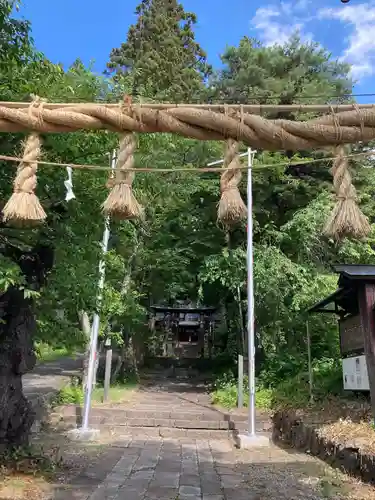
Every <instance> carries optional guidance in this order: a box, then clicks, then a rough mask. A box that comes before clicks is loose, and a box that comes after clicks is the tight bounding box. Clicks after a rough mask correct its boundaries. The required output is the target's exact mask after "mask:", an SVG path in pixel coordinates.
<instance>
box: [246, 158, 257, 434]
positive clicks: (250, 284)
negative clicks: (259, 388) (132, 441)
mask: <svg viewBox="0 0 375 500" xmlns="http://www.w3.org/2000/svg"><path fill="white" fill-rule="evenodd" d="M254 153H255V151H252V150H251V149H250V148H249V149H248V150H247V166H248V167H249V168H248V170H247V337H248V353H247V355H248V358H249V435H250V436H255V333H254V276H253V261H254V255H253V193H252V172H251V170H252V165H253V155H254Z"/></svg>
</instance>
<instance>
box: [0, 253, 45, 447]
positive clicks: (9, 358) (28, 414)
mask: <svg viewBox="0 0 375 500" xmlns="http://www.w3.org/2000/svg"><path fill="white" fill-rule="evenodd" d="M2 253H3V254H4V255H6V256H7V257H10V258H12V260H13V261H14V262H16V263H17V264H18V265H19V266H20V269H21V271H22V273H23V274H24V276H25V278H26V283H27V287H28V288H29V289H32V290H38V289H39V288H40V287H41V286H42V284H44V282H45V277H46V274H47V272H48V271H50V269H51V268H52V265H53V250H52V249H51V248H49V247H47V246H44V245H37V246H36V247H35V248H34V249H33V250H31V251H30V252H22V251H21V250H20V249H18V248H17V247H12V246H10V245H9V246H7V247H5V248H3V249H2ZM35 332H36V320H35V317H34V313H33V300H32V299H31V298H26V297H25V293H24V290H23V289H19V288H17V287H9V288H8V289H7V290H6V291H5V292H4V293H3V294H0V452H2V451H4V450H5V449H11V448H14V447H17V446H22V445H26V444H27V443H28V439H29V434H30V429H31V427H32V425H33V422H34V418H35V415H34V412H33V410H32V407H31V404H30V402H29V401H28V400H27V398H26V397H25V396H24V394H23V389H22V375H23V374H25V373H27V372H29V371H30V370H32V369H33V368H34V366H35V363H36V356H35V352H34V335H35Z"/></svg>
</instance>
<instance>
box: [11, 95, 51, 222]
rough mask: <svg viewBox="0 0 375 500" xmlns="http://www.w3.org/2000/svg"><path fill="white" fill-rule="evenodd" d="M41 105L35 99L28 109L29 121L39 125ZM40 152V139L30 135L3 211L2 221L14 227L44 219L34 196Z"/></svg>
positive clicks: (44, 216) (37, 98)
mask: <svg viewBox="0 0 375 500" xmlns="http://www.w3.org/2000/svg"><path fill="white" fill-rule="evenodd" d="M42 105H43V102H42V100H41V99H40V98H39V97H35V98H34V101H33V102H32V103H31V105H30V107H29V109H28V116H29V117H30V119H31V120H33V121H34V120H36V122H38V123H39V124H40V123H41V118H40V113H41V111H42ZM35 115H36V116H35ZM40 152H41V139H40V137H39V135H38V134H36V133H32V134H30V136H29V137H28V139H27V141H26V144H25V148H24V152H23V157H22V161H21V163H20V165H19V166H18V169H17V175H16V178H15V180H14V191H13V194H12V196H11V197H10V199H9V201H8V203H7V204H6V205H5V207H4V209H3V219H4V221H6V222H11V223H13V224H16V225H24V224H27V225H33V224H37V223H40V222H43V221H44V220H45V219H46V217H47V216H46V213H45V211H44V210H43V207H42V206H41V204H40V202H39V200H38V197H37V196H36V194H35V189H36V185H37V177H36V173H37V170H38V158H39V156H40Z"/></svg>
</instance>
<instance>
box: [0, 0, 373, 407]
mask: <svg viewBox="0 0 375 500" xmlns="http://www.w3.org/2000/svg"><path fill="white" fill-rule="evenodd" d="M12 7H13V2H11V1H6V0H2V1H1V0H0V70H1V71H0V98H1V99H2V100H14V101H17V100H26V99H29V97H30V94H38V95H40V96H41V97H44V98H47V99H48V100H49V101H64V102H77V101H82V102H85V101H86V102H101V101H108V102H117V101H118V100H119V99H120V97H121V96H123V95H124V94H125V93H126V94H131V95H132V96H133V97H134V99H137V98H142V99H144V100H147V99H155V100H156V99H157V100H164V99H168V100H172V101H179V100H195V99H198V98H202V99H203V97H204V98H207V99H208V98H209V99H212V100H217V101H220V102H222V101H226V102H240V103H245V102H253V101H254V100H255V101H256V102H260V103H268V104H269V103H281V104H289V103H290V104H291V103H294V102H297V103H298V102H304V103H308V102H310V103H314V102H323V101H324V102H330V103H332V104H334V103H335V102H337V101H340V102H341V101H344V100H345V98H340V99H334V98H331V96H333V95H337V94H344V93H347V92H350V90H351V80H350V76H349V70H350V68H349V67H348V66H347V65H345V64H342V63H338V62H336V61H334V60H332V59H331V57H330V55H329V54H328V53H327V51H325V50H324V49H322V48H321V47H319V46H318V45H316V44H310V43H308V44H304V43H302V42H301V41H300V40H298V38H296V37H292V38H291V40H290V41H289V42H288V43H286V44H284V45H282V46H274V47H263V46H262V45H261V44H259V43H258V42H256V41H255V40H252V39H249V38H247V37H244V38H243V39H242V40H241V42H240V44H239V46H238V47H228V48H227V49H226V51H225V53H224V54H223V56H222V60H223V68H222V69H221V70H220V71H218V72H217V73H216V74H215V75H214V76H213V78H212V79H211V81H210V82H209V85H206V78H207V76H208V75H209V74H210V71H211V70H210V68H209V66H208V65H207V62H206V57H205V53H204V51H203V49H202V48H201V47H200V46H199V45H198V44H197V43H196V41H195V36H194V26H195V23H196V17H195V15H194V14H193V13H187V12H185V11H184V9H183V7H182V6H181V4H179V3H178V2H177V1H176V0H168V1H167V0H143V1H142V2H141V4H140V5H139V7H138V8H137V15H138V18H137V22H136V24H135V25H133V26H131V27H130V29H129V33H128V37H127V40H126V41H125V42H124V44H122V46H121V47H120V48H118V49H114V50H113V51H112V54H111V60H110V62H109V65H108V66H109V68H110V69H112V70H114V74H113V76H111V75H107V76H106V77H102V76H98V75H97V74H94V73H93V72H92V71H91V69H90V68H86V67H85V66H84V65H83V64H82V62H81V61H80V60H76V61H75V63H74V64H73V65H72V67H71V68H69V69H67V70H64V69H63V68H62V67H61V66H60V65H58V64H54V63H52V62H51V61H49V60H48V59H46V57H45V56H44V55H43V54H41V53H39V52H38V51H37V50H36V48H35V47H34V45H33V41H32V38H31V36H30V26H29V23H28V22H27V21H19V20H16V19H14V18H13V17H12V15H11V11H12ZM224 43H225V41H223V44H224ZM254 96H256V98H255V97H254ZM309 96H321V97H316V98H312V97H309ZM302 99H303V101H302ZM273 117H276V118H277V117H279V118H306V117H307V115H306V114H298V115H293V114H291V113H281V114H278V115H277V116H273ZM22 139H23V136H21V135H20V134H2V135H1V137H0V152H1V154H4V155H13V154H20V151H21V140H22ZM117 143H118V137H117V136H116V135H115V134H113V133H111V132H106V131H89V132H79V133H75V134H58V135H57V134H50V135H48V136H46V137H45V138H44V144H43V156H44V159H46V160H50V161H56V162H63V163H67V164H70V163H72V164H74V163H83V164H108V163H109V157H108V153H110V152H111V151H112V150H113V149H114V148H115V147H117ZM370 146H371V147H372V145H370ZM370 146H369V147H370ZM363 147H364V146H363V145H357V146H355V147H353V152H358V151H361V149H363ZM221 156H222V144H218V143H216V142H199V141H195V140H188V139H185V138H182V137H177V136H171V135H169V134H147V135H145V134H144V135H142V134H140V135H139V137H138V149H137V152H136V164H137V165H139V166H146V167H150V166H152V167H153V168H154V169H155V173H154V174H150V173H138V174H137V175H136V178H135V182H134V191H135V194H136V196H137V199H139V201H140V202H141V203H142V204H143V205H144V207H145V220H144V221H142V222H130V221H125V222H116V221H112V222H111V240H110V251H109V252H108V254H107V256H106V281H105V288H104V292H103V302H102V309H101V335H104V334H105V335H106V334H107V333H108V332H109V331H110V334H111V336H112V339H113V342H114V344H115V345H116V346H125V347H126V346H129V339H133V340H134V341H137V342H138V343H139V344H140V345H149V344H150V343H151V339H150V337H149V335H150V334H149V332H148V329H147V310H148V307H149V305H150V303H157V302H161V301H164V302H167V303H168V302H173V301H174V300H175V299H177V298H185V297H188V298H191V299H193V300H200V301H201V302H202V303H205V304H207V305H213V306H216V307H217V308H218V310H219V311H220V313H221V314H222V322H221V325H220V327H219V329H218V331H217V332H215V342H216V343H217V346H216V352H215V353H214V355H215V358H216V359H217V360H220V359H222V360H223V366H224V362H225V366H226V363H227V361H228V358H230V359H232V360H235V359H236V356H237V353H238V352H239V351H241V350H242V349H243V333H242V332H243V331H245V330H246V325H245V323H246V313H247V301H246V283H247V273H246V227H245V224H239V225H238V226H236V227H233V228H231V231H230V234H229V245H228V241H227V239H226V237H225V236H226V235H225V231H224V230H223V228H222V227H220V226H219V225H218V223H217V202H218V201H219V197H220V187H219V179H218V177H219V176H213V175H212V174H208V173H205V172H202V173H197V172H195V171H194V172H189V170H187V171H184V172H181V171H177V170H176V172H173V173H172V174H166V175H164V174H162V173H160V172H157V171H158V169H161V168H174V167H175V168H181V167H183V168H186V169H189V168H199V167H202V166H205V165H206V164H207V163H208V162H209V161H211V160H214V159H217V158H220V157H221ZM312 159H314V160H317V161H314V163H311V164H305V163H304V162H305V161H306V160H312ZM299 161H301V163H300V164H298V165H297V166H288V165H287V164H288V162H292V163H293V164H295V163H298V162H299ZM262 164H263V165H271V166H270V167H267V168H263V167H262ZM330 165H331V164H330V163H329V162H328V161H327V159H326V157H325V154H323V153H317V152H310V153H308V152H305V151H302V152H300V153H299V154H293V153H292V152H289V151H281V152H271V153H268V152H265V151H258V152H257V155H256V159H255V161H254V170H253V210H252V214H253V223H254V291H255V317H256V334H257V342H256V344H257V345H256V347H257V377H258V384H259V388H258V399H259V400H260V401H263V403H262V405H263V406H269V404H268V401H270V400H271V399H272V398H271V396H270V395H272V397H273V395H274V394H276V393H277V394H279V395H280V394H284V395H285V399H288V398H289V397H290V398H291V399H293V397H294V396H293V394H291V391H292V387H293V384H292V382H291V381H293V383H294V384H296V396H295V399H294V401H295V402H297V401H298V400H299V401H302V400H303V398H304V397H305V395H306V387H305V385H306V377H305V375H301V374H304V372H305V371H306V348H307V346H306V325H305V322H306V315H305V313H304V311H305V310H306V308H307V307H308V306H310V305H311V304H312V303H314V302H315V301H317V300H318V299H320V298H322V297H323V296H325V295H326V294H328V293H331V292H332V291H334V289H335V288H336V276H333V275H332V273H331V267H330V266H331V265H332V264H335V263H343V262H344V263H359V262H361V263H372V262H373V259H374V248H375V241H374V234H375V233H374V234H372V235H371V237H370V238H369V239H368V240H367V241H365V242H363V241H360V242H354V241H348V240H345V241H343V242H341V243H340V244H337V243H335V242H333V241H330V240H328V239H326V238H324V237H323V236H322V227H323V225H324V222H325V220H326V217H327V215H328V213H329V211H330V210H331V208H332V205H333V203H332V199H331V197H330V195H329V190H330V189H331V176H330V173H329V168H330ZM371 165H372V163H371V159H366V160H361V161H353V162H352V168H353V174H354V176H353V177H354V179H355V183H356V186H357V188H358V194H359V198H360V200H361V202H362V205H363V209H364V211H365V213H366V214H368V215H371V214H372V213H373V212H374V210H375V201H374V198H373V191H374V189H375V172H374V169H373V168H367V167H369V166H371ZM0 172H1V182H0V195H1V197H2V199H3V200H6V199H7V198H8V197H9V195H10V193H11V189H12V178H13V171H12V169H11V168H9V165H8V164H5V163H4V162H0ZM65 175H66V174H65V170H63V169H61V170H60V169H57V168H50V167H44V166H43V167H42V166H41V167H40V169H39V171H38V196H39V197H40V200H41V202H42V204H43V206H44V207H45V208H46V211H47V214H48V224H47V225H45V226H44V227H43V228H42V229H33V230H19V229H10V228H5V227H1V228H0V244H1V248H3V247H5V245H7V244H12V245H14V246H16V247H18V248H21V249H23V250H25V249H30V248H31V247H32V246H33V245H34V244H35V243H36V242H43V243H46V244H50V245H53V246H54V248H55V265H54V268H53V271H52V273H51V275H50V276H49V279H48V284H47V286H46V288H45V289H44V290H42V291H41V293H40V296H37V297H35V296H33V298H34V299H35V306H36V307H35V311H36V315H37V321H38V334H37V339H36V340H37V341H39V342H42V343H43V344H47V345H49V346H50V348H51V350H53V349H54V348H57V349H67V350H69V351H71V350H73V349H74V348H77V347H78V348H79V347H82V346H83V344H84V342H85V341H86V339H85V336H84V335H83V333H82V332H81V327H80V325H79V322H78V313H79V312H80V311H88V312H89V314H91V313H92V312H93V311H94V310H95V308H96V292H97V290H96V289H97V281H98V263H99V259H100V257H101V247H100V241H101V238H102V233H103V229H104V221H103V216H102V213H101V204H102V202H103V201H104V199H105V197H106V194H107V191H106V190H105V189H104V185H105V182H106V175H105V174H104V173H100V172H95V173H93V172H87V171H81V170H75V171H74V174H73V182H74V192H75V195H76V200H73V201H71V202H69V204H65V203H64V202H62V200H63V198H64V195H65V190H64V185H63V181H64V180H65V178H66V177H65ZM244 185H245V183H244V182H243V183H242V184H241V186H240V189H241V190H242V191H243V192H242V195H243V197H244V199H246V193H245V192H244ZM57 203H60V205H63V206H64V207H65V209H66V210H65V212H64V211H60V212H58V211H56V210H55V209H54V207H56V204H57ZM0 255H1V252H0ZM9 286H20V287H22V286H25V284H24V283H23V280H22V276H21V274H20V271H19V269H18V267H17V266H16V265H15V264H14V263H13V262H12V261H9V259H6V258H5V257H1V258H0V290H1V291H4V290H6V289H7V287H9ZM25 293H30V291H28V290H25ZM240 311H241V313H242V316H243V318H244V321H242V323H241V314H240ZM310 330H311V338H312V356H313V359H314V360H315V361H314V367H318V364H316V363H317V360H319V359H336V358H337V357H338V356H339V343H338V333H337V325H336V322H335V319H334V318H329V317H327V316H324V317H321V316H319V315H315V316H314V317H312V318H311V319H310ZM152 340H155V339H152ZM134 343H136V342H134ZM323 365H324V366H325V367H326V368H323ZM328 365H329V363H328ZM328 365H327V363H326V364H324V363H323V364H321V365H319V366H320V367H319V369H318V368H316V370H318V371H317V373H316V383H317V391H318V392H319V391H320V390H321V393H322V394H326V391H327V390H328V389H327V388H326V387H325V386H324V383H323V379H322V380H321V381H319V380H320V379H319V377H320V375H321V374H322V373H325V372H324V370H326V371H327V373H328V375H327V377H326V379H325V380H330V381H331V382H332V383H331V382H329V383H328V385H329V388H330V389H329V390H334V389H333V387H334V385H333V375H332V374H333V372H334V367H332V366H331V365H329V366H328ZM327 366H328V368H327ZM314 370H315V368H314ZM323 378H324V377H323ZM284 380H286V382H285V384H286V385H285V386H282V385H280V384H282V381H284ZM225 384H226V385H225ZM288 384H289V385H288ZM233 387H234V386H233V383H232V381H227V382H225V383H224V382H223V384H222V386H220V387H218V388H217V391H221V394H222V396H220V398H228V404H229V401H233V399H235V394H234V392H233V391H234V390H235V387H234V389H233ZM319 387H321V389H319ZM298 388H300V389H298ZM72 391H73V392H74V391H75V389H74V390H73V389H72ZM277 391H278V392H277ZM288 391H289V392H288ZM77 394H78V393H77ZM77 394H76V393H74V394H72V396H71V397H72V399H73V400H74V398H76V399H77V398H79V397H80V396H79V395H77ZM298 394H300V395H298ZM292 396H293V397H292ZM275 397H276V396H275ZM278 397H281V396H278ZM283 397H284V396H283ZM319 397H320V396H319ZM272 404H273V403H272Z"/></svg>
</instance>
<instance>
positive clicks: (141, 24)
mask: <svg viewBox="0 0 375 500" xmlns="http://www.w3.org/2000/svg"><path fill="white" fill-rule="evenodd" d="M136 14H137V15H138V20H137V22H136V24H133V25H132V26H130V28H129V31H128V36H127V41H126V42H125V43H123V44H122V45H121V47H119V48H115V49H113V50H112V52H111V54H110V61H109V63H108V68H109V70H111V71H115V72H116V75H115V79H117V80H121V76H124V75H128V76H129V75H131V79H132V87H133V95H139V94H146V95H147V96H148V97H157V98H158V99H163V98H164V99H173V100H176V101H177V100H188V99H192V98H197V96H198V94H199V91H200V90H201V89H202V84H203V81H204V79H205V78H207V76H208V75H209V74H210V72H211V68H210V66H209V65H208V64H207V60H206V53H205V52H204V51H203V49H202V48H201V47H200V45H199V44H198V43H197V42H196V41H195V36H194V31H193V27H194V25H195V24H196V22H197V18H196V16H195V14H193V13H191V12H185V11H184V8H183V6H182V5H181V4H180V3H178V2H177V1H176V0H142V2H141V3H140V4H139V5H138V7H137V9H136Z"/></svg>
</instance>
